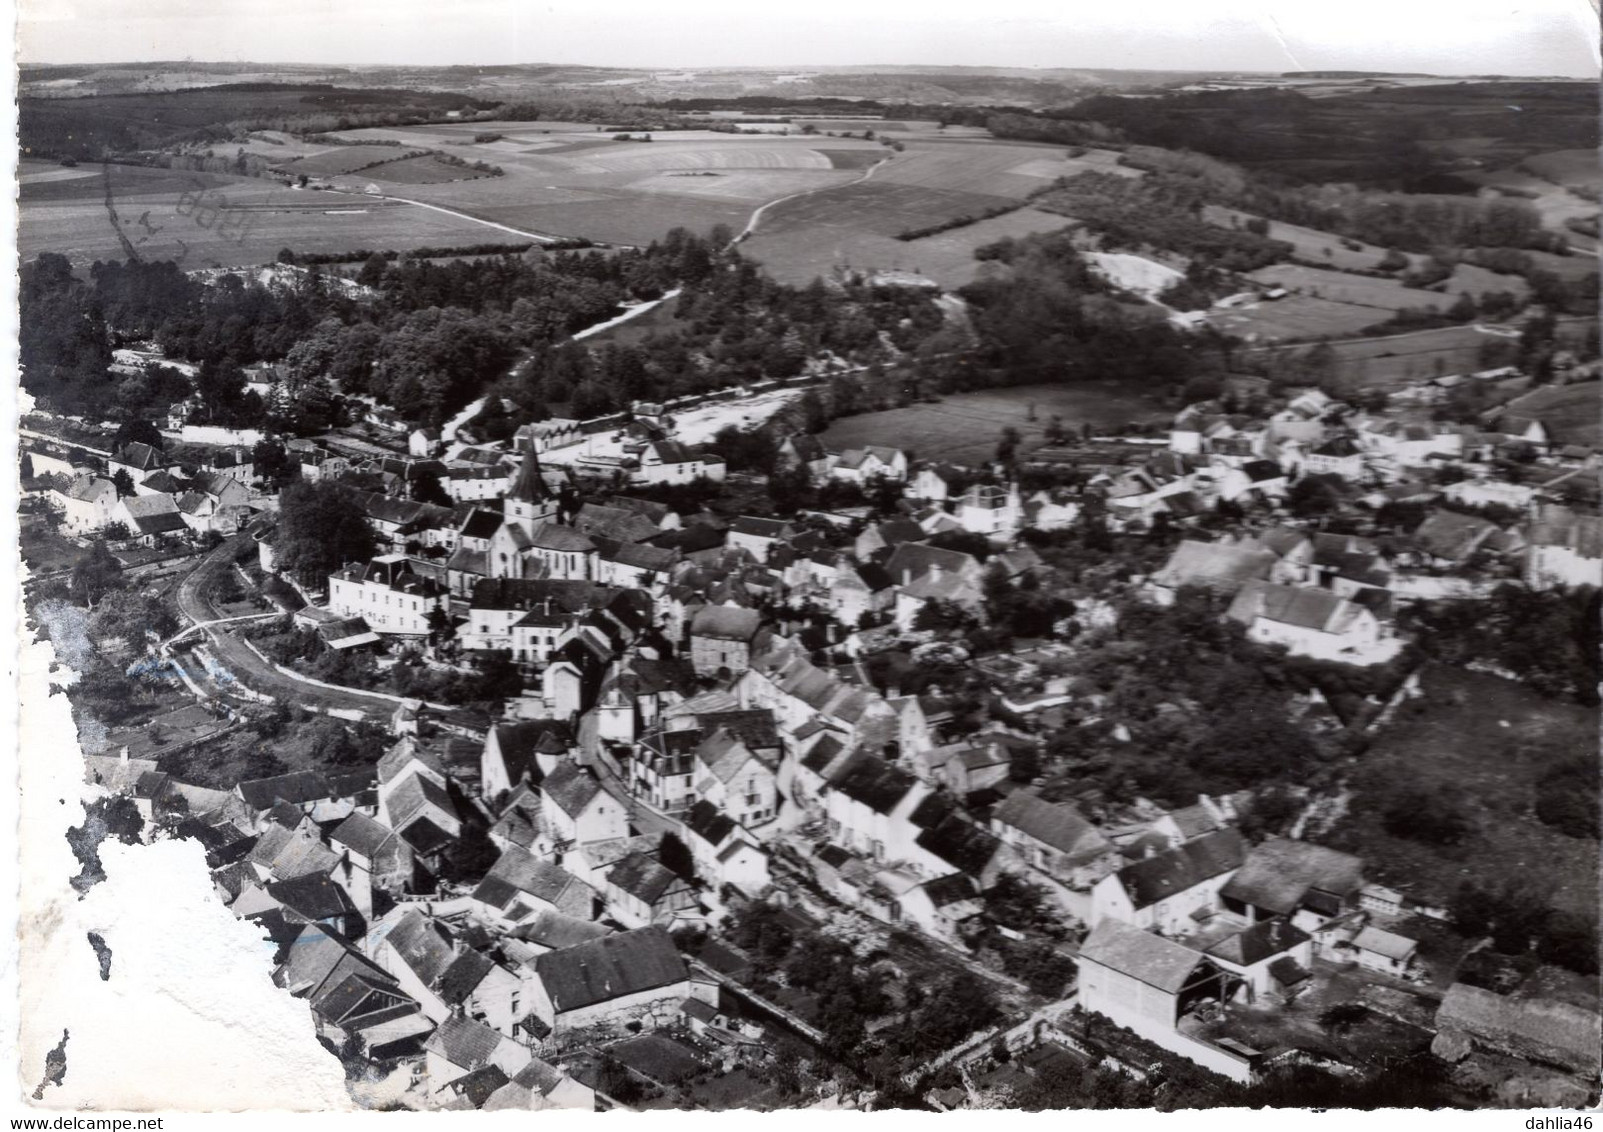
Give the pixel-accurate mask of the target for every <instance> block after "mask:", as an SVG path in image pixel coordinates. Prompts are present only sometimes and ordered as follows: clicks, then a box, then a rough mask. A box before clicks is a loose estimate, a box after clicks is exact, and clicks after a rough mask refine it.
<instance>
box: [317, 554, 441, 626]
mask: <svg viewBox="0 0 1603 1132" xmlns="http://www.w3.org/2000/svg"><path fill="white" fill-rule="evenodd" d="M444 600H445V595H444V591H443V590H442V589H441V588H440V586H439V585H438V583H436V582H433V581H431V580H429V579H427V578H421V577H419V576H418V575H417V574H415V573H414V572H413V570H412V566H411V563H410V562H409V561H408V560H407V558H406V556H405V555H404V554H382V555H379V556H378V557H377V558H374V559H373V560H372V561H371V562H369V563H367V564H366V565H365V566H364V565H362V564H360V563H352V564H351V565H349V566H346V567H345V568H344V569H343V570H339V571H337V572H336V573H333V574H330V575H329V577H328V608H329V609H330V611H332V612H333V613H336V614H338V615H339V616H341V617H360V618H362V619H363V620H365V621H366V622H367V623H368V626H369V627H370V628H372V630H373V631H374V632H375V633H391V634H395V635H398V636H409V637H421V636H426V635H427V634H428V632H429V614H430V613H432V612H433V611H434V610H435V609H436V608H441V607H442V605H441V603H442V602H443V601H444Z"/></svg>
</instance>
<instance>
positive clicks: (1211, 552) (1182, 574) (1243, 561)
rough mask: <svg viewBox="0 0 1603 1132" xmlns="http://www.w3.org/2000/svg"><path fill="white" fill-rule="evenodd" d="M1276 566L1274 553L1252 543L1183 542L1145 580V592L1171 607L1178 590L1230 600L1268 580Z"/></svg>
mask: <svg viewBox="0 0 1603 1132" xmlns="http://www.w3.org/2000/svg"><path fill="white" fill-rule="evenodd" d="M1279 562H1280V558H1279V556H1278V555H1277V554H1275V553H1274V552H1273V551H1271V550H1267V549H1265V548H1264V547H1262V546H1259V545H1257V544H1255V543H1251V542H1244V543H1226V542H1199V541H1197V540H1195V539H1183V540H1181V542H1180V543H1179V545H1177V546H1176V547H1175V548H1174V550H1173V552H1172V553H1170V555H1169V560H1168V561H1167V562H1165V563H1164V564H1163V567H1162V568H1161V569H1159V570H1158V572H1157V573H1155V574H1153V575H1152V577H1151V578H1150V579H1148V582H1147V587H1146V590H1145V592H1146V594H1147V595H1148V596H1149V597H1151V598H1152V600H1154V601H1156V602H1157V603H1158V604H1160V605H1172V604H1173V603H1174V600H1175V597H1176V595H1177V594H1178V593H1179V592H1180V590H1182V589H1184V588H1186V587H1189V586H1194V587H1197V588H1200V589H1207V590H1211V591H1213V592H1214V593H1217V594H1220V595H1222V596H1225V597H1230V596H1233V595H1234V594H1235V593H1236V591H1238V590H1239V589H1241V587H1242V586H1244V585H1246V584H1247V583H1248V582H1249V581H1255V580H1264V579H1267V578H1269V576H1270V575H1271V573H1273V571H1274V570H1275V568H1276V566H1277V565H1278V564H1279Z"/></svg>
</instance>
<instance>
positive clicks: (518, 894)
mask: <svg viewBox="0 0 1603 1132" xmlns="http://www.w3.org/2000/svg"><path fill="white" fill-rule="evenodd" d="M473 901H474V903H475V904H476V905H478V907H479V908H480V910H481V912H482V913H483V914H484V915H486V916H488V917H490V918H491V919H494V920H499V921H503V922H505V923H511V924H519V923H525V922H527V921H529V920H530V919H532V918H534V917H536V916H538V915H540V914H542V913H546V912H555V913H560V914H561V915H564V916H569V917H572V918H574V919H578V920H586V921H588V920H591V919H594V918H595V915H596V911H597V909H598V908H599V907H600V903H601V901H600V897H599V896H598V895H597V894H596V891H595V889H593V888H591V887H590V886H589V885H588V884H586V883H585V882H584V881H582V880H580V879H579V878H578V877H577V876H575V875H574V874H573V873H571V872H569V871H568V870H566V869H564V868H562V867H561V866H560V865H558V864H556V863H555V862H553V861H547V860H542V859H541V858H539V857H536V856H534V855H533V854H531V853H529V852H528V851H527V850H525V849H520V848H518V847H517V846H515V845H512V846H508V847H506V848H505V849H503V850H502V851H501V856H500V857H498V858H496V862H495V864H494V865H492V866H491V867H490V871H489V872H488V873H486V874H485V876H484V879H483V880H481V881H480V882H479V884H478V887H476V888H475V889H474V890H473Z"/></svg>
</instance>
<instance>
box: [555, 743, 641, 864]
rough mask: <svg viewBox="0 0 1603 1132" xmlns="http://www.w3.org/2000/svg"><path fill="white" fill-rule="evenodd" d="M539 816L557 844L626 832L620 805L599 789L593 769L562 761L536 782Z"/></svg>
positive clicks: (626, 821) (626, 822) (579, 842)
mask: <svg viewBox="0 0 1603 1132" xmlns="http://www.w3.org/2000/svg"><path fill="white" fill-rule="evenodd" d="M540 796H541V800H542V807H541V811H540V812H541V815H542V817H543V818H544V819H545V822H546V827H547V829H548V830H549V831H550V835H551V837H552V839H553V840H554V841H555V842H557V843H558V844H559V845H561V844H566V845H582V844H584V843H586V842H589V841H607V840H610V839H612V838H617V837H627V836H628V835H629V814H628V811H627V810H626V809H625V808H624V804H623V803H622V802H620V801H619V800H618V799H616V798H614V797H613V796H612V795H611V794H608V793H607V792H606V791H605V790H603V789H602V788H601V783H600V781H598V780H597V778H596V776H595V772H593V771H591V770H589V769H588V768H586V767H581V766H579V765H578V764H576V763H572V762H564V763H563V764H561V765H560V766H558V767H557V768H556V769H555V770H553V771H552V772H551V773H550V774H548V775H546V777H545V779H544V781H542V782H541V783H540Z"/></svg>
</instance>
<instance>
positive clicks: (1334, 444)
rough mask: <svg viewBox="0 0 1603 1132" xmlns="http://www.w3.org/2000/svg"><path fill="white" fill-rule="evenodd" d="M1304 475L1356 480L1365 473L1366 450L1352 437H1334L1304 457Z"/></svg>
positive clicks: (1310, 450)
mask: <svg viewBox="0 0 1603 1132" xmlns="http://www.w3.org/2000/svg"><path fill="white" fill-rule="evenodd" d="M1302 467H1303V474H1305V475H1311V476H1340V477H1341V478H1342V479H1344V480H1356V479H1357V478H1358V477H1359V476H1361V475H1363V472H1364V450H1363V449H1362V448H1360V447H1359V446H1358V444H1357V442H1356V441H1354V440H1353V438H1352V437H1350V436H1333V437H1331V438H1330V439H1329V440H1326V441H1325V442H1324V443H1323V444H1319V445H1316V446H1315V447H1313V448H1311V449H1309V451H1308V452H1307V453H1306V454H1305V455H1304V456H1303V463H1302Z"/></svg>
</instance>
